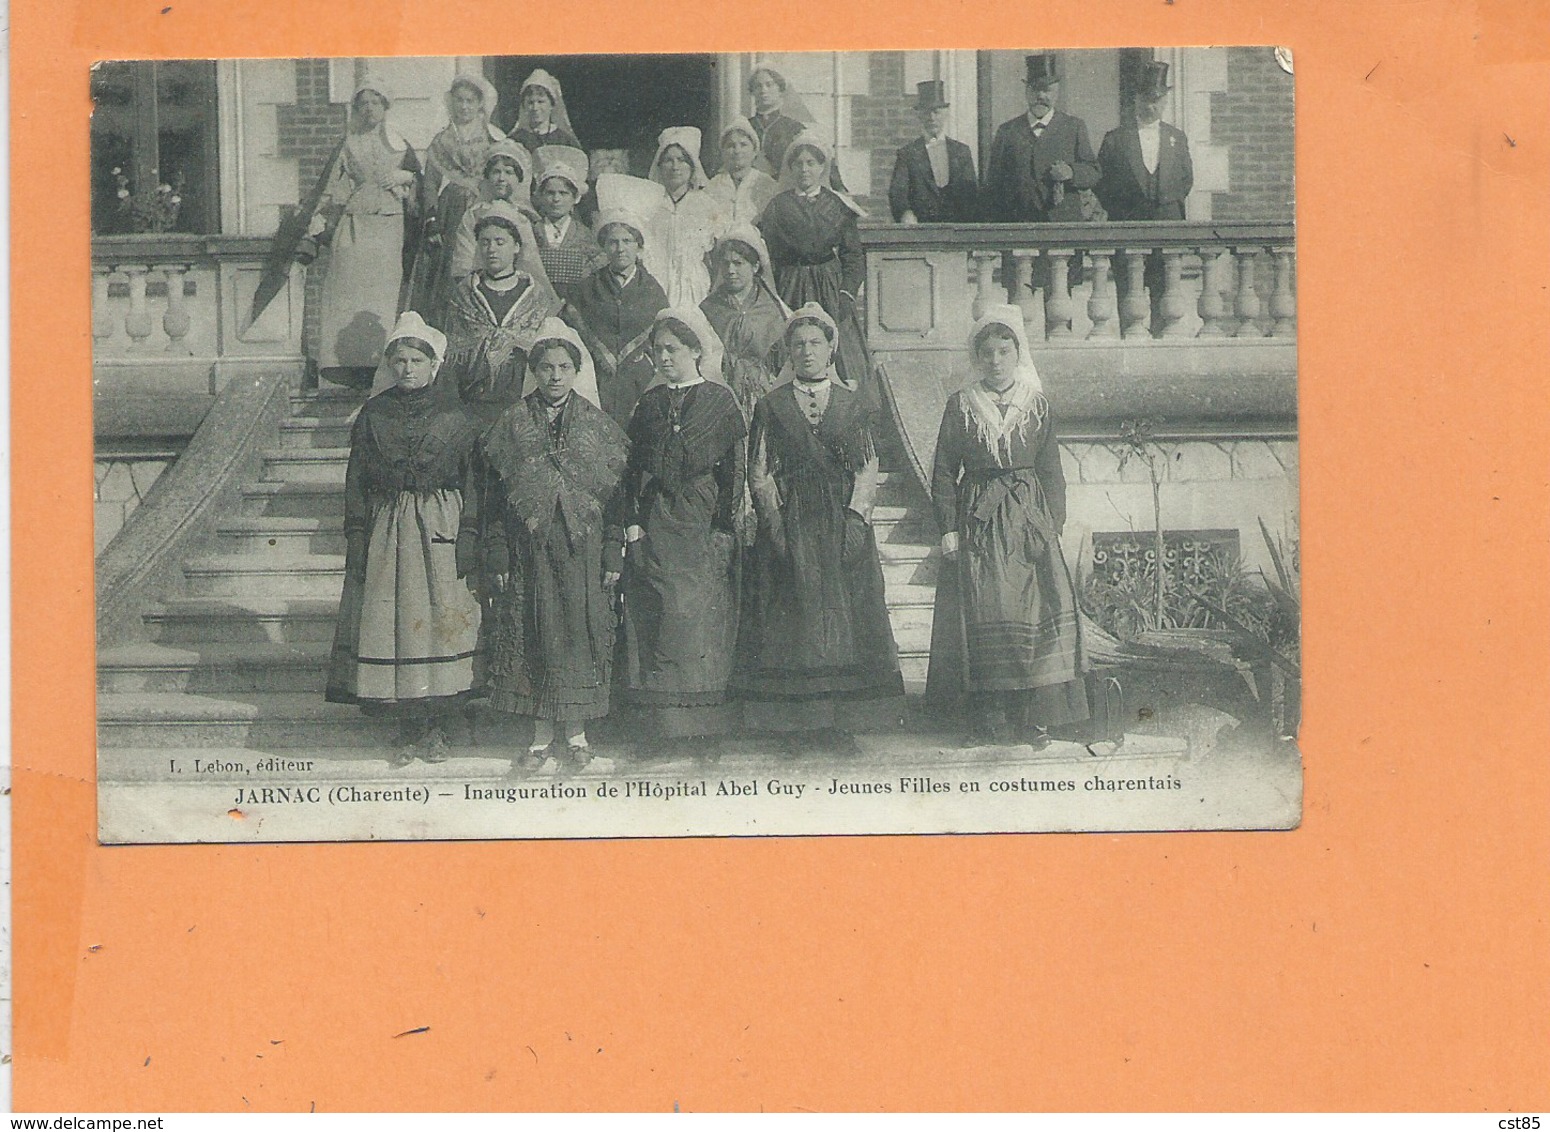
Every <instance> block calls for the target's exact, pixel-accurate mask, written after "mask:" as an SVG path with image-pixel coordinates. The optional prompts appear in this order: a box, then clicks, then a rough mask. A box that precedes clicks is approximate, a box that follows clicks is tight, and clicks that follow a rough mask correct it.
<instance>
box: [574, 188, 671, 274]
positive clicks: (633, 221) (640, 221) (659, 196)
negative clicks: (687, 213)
mask: <svg viewBox="0 0 1550 1132" xmlns="http://www.w3.org/2000/svg"><path fill="white" fill-rule="evenodd" d="M593 191H594V192H595V193H596V194H597V225H596V227H594V228H593V229H592V230H593V231H594V232H595V233H597V238H598V241H599V242H602V239H603V231H604V229H606V228H607V227H608V226H609V225H610V224H624V225H627V226H628V227H630V228H633V229H634V230H635V234H636V235H637V236H638V237H640V241H641V249H640V265H641V266H642V267H644V268H645V269H646V271H647V272H648V273H649V274H650V275H651V276H652V277H653V278H656V279H658V280H660V279H661V278H662V274H663V272H662V268H661V265H660V264H659V262H658V261H659V260H660V259H661V258H662V256H663V254H664V249H663V247H662V241H661V240H660V239H656V238H654V237H655V236H656V235H657V234H658V231H657V229H658V225H659V224H660V223H661V220H662V217H663V215H664V214H665V213H670V212H671V211H672V208H673V202H672V201H671V200H669V199H668V196H667V190H666V189H664V188H663V187H662V186H661V185H659V184H657V183H656V182H655V181H650V180H647V179H646V178H645V177H632V176H630V175H629V174H628V173H604V174H602V175H601V176H600V177H598V179H597V187H596V188H595V189H594V190H593Z"/></svg>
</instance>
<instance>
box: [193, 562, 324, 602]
mask: <svg viewBox="0 0 1550 1132" xmlns="http://www.w3.org/2000/svg"><path fill="white" fill-rule="evenodd" d="M183 576H184V577H185V578H187V579H188V592H189V595H190V596H191V597H226V598H246V597H310V598H328V599H332V600H333V601H335V602H337V601H338V600H339V591H340V587H341V586H342V585H343V583H344V555H342V554H309V555H307V556H305V557H298V558H282V557H281V556H279V555H274V554H211V555H206V556H205V557H202V558H192V559H189V560H188V561H187V562H185V563H184V564H183Z"/></svg>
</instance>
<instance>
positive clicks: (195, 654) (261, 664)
mask: <svg viewBox="0 0 1550 1132" xmlns="http://www.w3.org/2000/svg"><path fill="white" fill-rule="evenodd" d="M329 651H330V647H329V642H327V641H298V642H288V643H287V642H281V643H275V642H269V641H240V642H219V643H211V644H197V645H194V644H191V645H182V646H177V645H162V644H155V643H151V642H145V643H136V644H131V645H123V646H121V647H119V648H114V649H108V650H106V651H104V652H101V653H98V654H97V690H98V691H99V692H115V693H127V692H194V693H213V694H215V695H221V694H224V693H244V692H311V693H313V694H315V695H321V694H322V692H323V688H324V686H325V685H326V684H327V682H328V658H329Z"/></svg>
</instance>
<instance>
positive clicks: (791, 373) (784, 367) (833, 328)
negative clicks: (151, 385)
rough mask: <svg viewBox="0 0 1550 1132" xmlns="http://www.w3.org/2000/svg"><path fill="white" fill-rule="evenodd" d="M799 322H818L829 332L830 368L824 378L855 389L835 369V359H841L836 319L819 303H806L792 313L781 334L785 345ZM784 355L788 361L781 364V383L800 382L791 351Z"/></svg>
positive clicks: (786, 351) (788, 350)
mask: <svg viewBox="0 0 1550 1132" xmlns="http://www.w3.org/2000/svg"><path fill="white" fill-rule="evenodd" d="M799 322H816V323H818V324H819V325H820V326H822V327H824V328H825V329H826V330H827V331H828V334H827V337H828V339H829V368H828V370H827V371H826V372H825V373H824V376H825V377H827V378H828V379H829V380H830V381H832V382H833V383H834V384H835V385H843V386H845V388H847V389H850V388H853V387H852V386H850V385H846V383H845V381H844V380H843V379H842V378H841V377H840V372H839V370H838V369H836V368H835V359H836V358H838V357H839V350H840V328H839V325H838V324H837V323H836V322H835V321H834V319H833V318H832V317H830V315H829V312H828V311H826V310H824V309H823V307H821V306H819V305H818V304H817V303H804V304H803V305H802V306H800V307H798V308H797V309H796V310H794V311H792V312H791V317H790V318H788V319H786V326H785V329H783V330H782V331H781V332H780V340H781V343H782V344H784V343H785V341H786V337H787V335H789V334H790V333H791V331H792V330H793V329H794V328H795V327H796V325H797V323H799ZM784 353H785V355H786V360H785V361H784V362H783V363H782V364H781V367H780V381H781V382H787V381H796V380H798V379H797V371H796V366H795V365H793V364H792V361H791V350H790V349H789V348H788V349H786V350H785V351H784Z"/></svg>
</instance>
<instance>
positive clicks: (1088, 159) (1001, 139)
mask: <svg viewBox="0 0 1550 1132" xmlns="http://www.w3.org/2000/svg"><path fill="white" fill-rule="evenodd" d="M1057 161H1064V162H1065V163H1066V164H1067V165H1069V166H1071V180H1069V181H1067V182H1065V186H1066V187H1065V193H1064V195H1063V199H1062V200H1061V201H1060V203H1058V204H1057V203H1056V202H1055V195H1056V194H1055V183H1054V182H1053V181H1051V180H1050V176H1049V171H1050V166H1052V165H1054V164H1055V163H1056V162H1057ZM1097 183H1098V159H1097V158H1096V157H1094V156H1093V146H1092V142H1091V141H1089V140H1088V138H1087V124H1086V123H1085V122H1083V121H1082V120H1081V119H1080V118H1073V117H1072V116H1071V115H1070V114H1062V113H1061V112H1060V111H1059V110H1057V111H1055V116H1054V117H1053V118H1051V119H1050V122H1049V125H1048V126H1046V127H1044V132H1043V133H1042V134H1040V135H1039V136H1038V137H1037V138H1035V137H1034V136H1033V127H1032V126H1030V125H1029V124H1028V116H1027V115H1026V114H1020V115H1018V116H1017V117H1016V118H1013V119H1012V120H1011V121H1010V122H1003V123H1002V124H1001V125H1000V126H999V127H998V128H997V130H996V140H995V141H994V142H993V143H992V144H991V147H990V168H989V170H988V171H987V173H986V175H985V208H986V212H987V213H988V217H987V218H988V219H990V220H999V221H1003V222H1007V221H1018V220H1035V221H1041V220H1059V221H1080V220H1081V219H1082V202H1081V199H1080V198H1079V197H1078V195H1077V193H1078V190H1081V189H1090V188H1093V187H1094V186H1095V185H1097Z"/></svg>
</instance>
